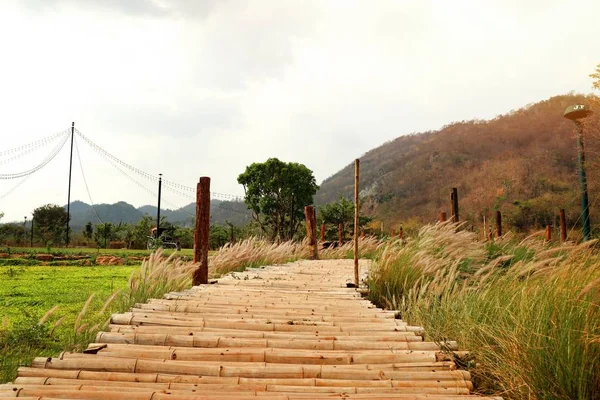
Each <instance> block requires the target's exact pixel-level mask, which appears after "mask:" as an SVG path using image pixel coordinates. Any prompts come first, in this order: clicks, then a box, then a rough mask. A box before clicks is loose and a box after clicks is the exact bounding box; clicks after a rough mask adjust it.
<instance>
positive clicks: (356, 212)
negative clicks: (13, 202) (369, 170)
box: [354, 158, 383, 288]
mask: <svg viewBox="0 0 600 400" xmlns="http://www.w3.org/2000/svg"><path fill="white" fill-rule="evenodd" d="M359 184H360V161H359V159H358V158H357V159H356V160H354V286H355V287H356V288H358V285H359V281H358V228H359V226H358V225H359V222H360V204H359V200H360V199H359V193H360V190H359ZM381 224H382V225H383V221H382V222H381ZM382 230H383V227H382Z"/></svg>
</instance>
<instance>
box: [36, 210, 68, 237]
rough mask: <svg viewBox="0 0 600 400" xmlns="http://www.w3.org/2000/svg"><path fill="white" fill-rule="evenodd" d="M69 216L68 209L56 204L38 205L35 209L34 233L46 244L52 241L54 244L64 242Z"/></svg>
mask: <svg viewBox="0 0 600 400" xmlns="http://www.w3.org/2000/svg"><path fill="white" fill-rule="evenodd" d="M68 218H69V215H68V214H67V210H65V208H64V207H61V206H57V205H56V204H46V205H45V206H42V207H38V208H36V209H35V210H33V219H34V220H35V224H34V230H33V233H34V235H35V236H37V237H38V238H39V239H41V240H42V242H43V243H45V244H46V245H48V244H49V243H50V242H51V243H52V244H54V245H61V244H64V243H65V236H66V230H67V219H68Z"/></svg>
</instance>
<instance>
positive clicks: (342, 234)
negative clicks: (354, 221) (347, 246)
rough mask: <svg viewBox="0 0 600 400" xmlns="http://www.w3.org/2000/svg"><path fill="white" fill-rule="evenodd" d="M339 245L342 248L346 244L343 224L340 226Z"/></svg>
mask: <svg viewBox="0 0 600 400" xmlns="http://www.w3.org/2000/svg"><path fill="white" fill-rule="evenodd" d="M338 243H339V245H340V246H342V245H343V244H344V224H342V223H341V222H340V223H339V225H338Z"/></svg>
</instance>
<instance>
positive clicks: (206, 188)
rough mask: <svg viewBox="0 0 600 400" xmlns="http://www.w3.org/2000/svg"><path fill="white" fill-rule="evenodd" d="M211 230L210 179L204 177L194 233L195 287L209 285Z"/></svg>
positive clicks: (200, 183)
mask: <svg viewBox="0 0 600 400" xmlns="http://www.w3.org/2000/svg"><path fill="white" fill-rule="evenodd" d="M209 229H210V178H209V177H207V176H203V177H201V178H200V182H199V183H198V185H197V187H196V229H195V231H194V262H195V263H199V264H200V265H198V268H196V270H195V271H194V274H193V277H192V283H193V285H194V286H196V285H202V284H206V283H208V232H209Z"/></svg>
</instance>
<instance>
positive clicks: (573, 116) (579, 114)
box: [564, 104, 592, 240]
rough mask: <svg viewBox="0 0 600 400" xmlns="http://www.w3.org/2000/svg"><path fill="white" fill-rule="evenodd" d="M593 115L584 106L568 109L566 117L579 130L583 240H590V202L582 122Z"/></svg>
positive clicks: (578, 156) (578, 148)
mask: <svg viewBox="0 0 600 400" xmlns="http://www.w3.org/2000/svg"><path fill="white" fill-rule="evenodd" d="M591 114H592V110H590V109H589V108H587V107H586V106H585V105H583V104H575V105H572V106H569V107H567V109H566V110H565V115H564V117H565V118H567V119H570V120H571V121H573V122H574V123H575V126H576V128H577V167H578V169H579V190H580V192H581V222H582V223H583V240H589V239H590V236H591V234H590V231H591V229H590V205H589V202H588V191H587V180H586V177H585V153H584V151H583V123H582V122H581V120H582V119H583V118H586V117H588V116H589V115H591Z"/></svg>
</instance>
